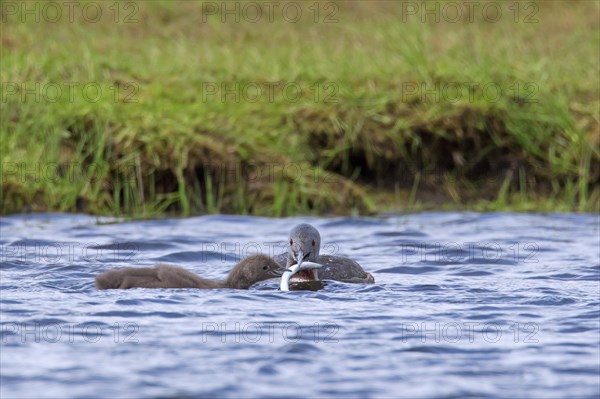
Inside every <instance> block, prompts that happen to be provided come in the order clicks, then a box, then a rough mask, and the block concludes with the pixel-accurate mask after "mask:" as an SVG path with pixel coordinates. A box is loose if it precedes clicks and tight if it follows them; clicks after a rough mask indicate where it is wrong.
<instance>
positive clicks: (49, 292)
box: [0, 213, 600, 399]
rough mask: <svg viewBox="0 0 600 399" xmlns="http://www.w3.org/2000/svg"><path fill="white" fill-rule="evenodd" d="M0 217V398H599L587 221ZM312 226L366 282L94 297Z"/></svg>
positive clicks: (594, 221)
mask: <svg viewBox="0 0 600 399" xmlns="http://www.w3.org/2000/svg"><path fill="white" fill-rule="evenodd" d="M114 222H117V221H115V220H112V219H102V218H101V219H98V218H95V217H89V216H80V215H55V214H47V215H30V216H11V217H4V218H1V219H0V227H1V243H0V244H1V248H2V253H1V257H2V258H1V261H2V262H1V269H0V285H1V290H0V299H1V317H0V324H1V329H0V331H1V351H0V367H1V379H0V387H1V388H0V396H1V397H2V399H8V398H17V397H20V398H22V397H27V398H46V397H48V398H49V397H52V398H72V397H73V398H74V397H81V398H83V397H85V398H90V397H122V398H133V397H186V396H187V397H211V398H212V397H230V398H254V397H260V398H269V397H334V398H348V397H373V398H376V397H383V398H401V397H411V398H428V397H457V398H458V397H460V398H464V397H470V396H472V397H507V398H508V397H530V398H575V397H587V398H597V397H598V396H599V395H600V377H599V375H600V253H599V246H598V245H599V236H600V230H599V229H600V228H599V218H598V216H597V215H570V214H560V215H516V214H475V213H423V214H415V215H408V216H385V217H380V218H336V219H325V218H289V219H267V218H256V217H240V216H205V217H195V218H187V219H167V220H156V221H140V222H125V223H114ZM300 222H309V223H312V224H314V225H315V226H316V227H317V228H318V229H319V230H320V232H321V237H322V240H323V249H322V253H329V254H343V255H347V256H350V257H352V258H354V259H355V260H357V261H358V262H359V263H361V264H362V265H363V267H364V268H365V269H366V270H367V271H370V272H371V273H373V275H374V276H375V279H376V283H375V284H374V285H351V284H344V283H336V282H329V283H327V285H326V287H325V288H324V289H323V290H320V291H315V292H313V291H295V292H280V291H278V290H277V287H278V281H277V280H270V281H266V282H263V283H260V284H258V285H257V286H254V287H253V288H252V289H250V290H248V291H236V290H191V289H186V290H150V289H133V290H127V291H121V290H110V291H96V290H94V287H93V279H94V276H95V275H96V274H98V273H100V272H102V271H104V270H108V269H110V268H114V267H121V266H130V265H135V266H146V265H153V264H155V263H158V262H164V263H171V264H176V265H180V266H183V267H185V268H188V269H189V270H192V271H194V272H196V273H198V274H200V275H202V276H205V277H210V278H222V277H223V276H225V275H226V273H227V271H228V270H229V269H230V268H231V266H232V265H233V264H234V263H235V262H236V261H237V260H238V259H240V258H241V257H244V256H247V255H249V254H251V253H256V252H263V253H269V254H274V253H279V252H281V250H282V248H283V245H284V244H285V241H286V235H287V232H288V231H289V229H290V228H291V227H292V226H293V225H294V224H296V223H300Z"/></svg>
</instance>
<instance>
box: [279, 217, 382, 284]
mask: <svg viewBox="0 0 600 399" xmlns="http://www.w3.org/2000/svg"><path fill="white" fill-rule="evenodd" d="M287 247H288V250H287V254H281V255H279V256H276V257H275V260H276V261H277V263H279V265H280V266H282V267H283V266H285V267H286V268H288V269H289V268H290V267H291V266H292V265H294V264H298V263H300V264H301V263H302V262H303V261H309V262H314V263H319V264H321V265H322V267H321V268H319V269H312V270H303V271H300V272H298V273H297V274H296V275H295V276H294V277H293V278H292V280H291V281H313V280H336V281H342V282H346V283H366V284H372V283H374V282H375V278H374V277H373V275H372V274H371V273H367V272H365V271H364V269H363V268H362V267H361V266H360V265H359V264H358V263H357V262H355V261H353V260H352V259H349V258H345V257H343V256H334V255H320V254H319V250H320V248H321V235H320V234H319V231H318V230H317V229H316V228H315V227H313V226H311V225H310V224H299V225H298V226H296V227H294V228H293V229H292V231H290V236H289V238H288V243H287Z"/></svg>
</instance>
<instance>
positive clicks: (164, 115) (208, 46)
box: [0, 1, 600, 216]
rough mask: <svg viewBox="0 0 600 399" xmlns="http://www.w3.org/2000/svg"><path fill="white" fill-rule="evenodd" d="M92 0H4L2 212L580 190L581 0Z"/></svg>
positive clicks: (266, 209)
mask: <svg viewBox="0 0 600 399" xmlns="http://www.w3.org/2000/svg"><path fill="white" fill-rule="evenodd" d="M30 3H32V4H34V3H36V2H30ZM92 3H93V4H96V5H98V4H100V5H101V9H102V16H101V18H99V20H98V21H95V22H92V21H91V20H95V19H96V15H97V14H94V12H93V11H94V9H91V8H90V7H91V6H90V7H88V8H87V9H86V13H85V14H84V12H83V9H84V8H85V7H84V5H85V2H83V3H78V4H80V6H79V7H78V8H76V9H74V12H73V21H74V22H70V18H69V17H70V15H67V12H66V11H67V10H63V11H64V12H63V13H62V17H60V18H58V20H57V22H52V20H54V19H55V15H56V14H55V13H54V11H53V10H50V9H46V10H45V11H44V9H43V7H42V5H43V2H41V3H40V6H39V7H40V8H39V13H40V15H39V16H40V21H39V22H36V21H35V20H34V18H33V17H32V16H29V17H27V18H25V17H24V16H23V15H20V14H19V12H20V11H22V10H18V9H17V10H16V11H15V10H13V9H6V3H4V4H3V9H2V10H3V16H2V18H5V20H3V22H2V32H1V42H0V44H1V57H0V73H1V75H2V77H1V80H2V110H1V111H0V118H1V119H0V135H1V136H0V137H1V143H0V150H1V153H2V182H1V184H2V199H1V212H2V213H4V214H6V213H12V212H20V211H22V210H24V209H31V210H34V211H84V212H91V213H99V214H125V215H132V216H153V215H160V214H164V213H169V212H174V213H178V214H184V215H185V214H191V213H199V212H233V213H254V214H260V215H289V214H297V213H336V214H337V213H342V214H345V213H356V212H360V213H368V212H373V211H382V210H407V209H409V210H418V209H425V208H437V209H440V208H441V209H456V208H460V209H464V208H470V209H478V210H538V211H571V210H575V211H597V210H598V202H599V198H600V184H599V183H600V166H599V165H600V148H599V146H600V114H599V112H600V111H599V108H600V101H599V93H600V80H599V79H600V78H599V76H600V74H599V69H600V65H599V59H600V58H599V57H600V54H599V48H600V33H599V32H600V29H599V28H600V26H599V22H598V21H599V19H598V13H599V12H600V9H599V6H598V3H597V2H593V1H581V2H575V1H552V2H523V3H517V4H519V7H517V8H516V9H515V6H514V4H515V3H513V2H510V4H513V6H512V7H513V8H512V9H511V8H509V6H510V4H508V3H498V2H494V3H493V4H496V5H498V4H500V8H501V12H502V16H501V17H498V16H497V14H494V10H493V9H489V8H488V9H486V13H484V12H483V8H484V5H485V4H486V3H485V2H481V4H482V5H481V6H480V7H478V8H477V9H475V10H473V12H470V13H467V12H466V11H465V10H464V9H463V10H462V11H461V12H462V17H461V18H458V19H457V18H456V17H457V14H456V12H455V11H454V10H451V9H448V8H444V6H445V4H446V3H445V2H438V3H435V2H432V3H430V4H434V6H432V7H436V6H435V4H437V7H439V9H438V11H434V15H429V16H427V15H425V14H424V10H423V9H414V8H407V6H408V3H403V2H391V1H390V2H371V1H370V2H358V1H354V2H323V3H320V4H318V6H317V7H315V5H314V3H312V2H310V3H306V2H304V3H302V2H292V4H293V6H290V7H295V8H294V9H290V8H289V7H288V8H286V14H283V11H282V10H283V8H284V7H285V6H286V4H287V3H284V2H281V3H279V2H276V4H277V7H276V8H275V9H273V10H272V11H273V12H272V13H270V12H267V11H269V10H268V9H267V6H264V4H263V6H264V8H263V14H262V17H261V18H257V14H256V11H255V10H253V9H251V8H248V7H247V4H248V3H244V2H241V3H236V2H228V3H223V2H210V3H202V2H197V1H182V2H157V1H152V2H138V3H135V6H132V5H131V4H132V3H130V2H124V3H119V6H118V7H116V8H115V6H114V3H112V2H107V3H103V2H100V3H98V2H95V3H94V2H92ZM367 3H368V4H367ZM236 4H237V5H238V6H237V7H239V9H238V10H236V8H235V7H236ZM255 4H256V3H255ZM259 4H262V3H260V2H259ZM414 4H416V5H417V7H420V6H419V4H421V3H420V2H417V3H414V2H413V3H410V6H411V7H412V6H413V5H414ZM458 4H462V3H460V2H459V3H458ZM532 4H533V5H535V7H534V6H532ZM111 5H112V7H113V8H112V9H111V8H110V7H111ZM215 5H216V6H215ZM32 7H33V6H32ZM215 7H216V8H215ZM225 7H229V8H228V9H229V10H233V14H228V15H227V14H226V13H225V12H224V11H226V10H225V9H224V8H225ZM298 8H299V9H300V11H301V12H302V17H300V18H299V19H298V20H297V21H295V19H296V15H298V14H297V9H298ZM433 9H434V10H435V8H433ZM78 10H79V11H78ZM317 11H318V12H317ZM44 12H45V13H46V14H43V13H44ZM435 13H437V15H435ZM436 17H437V18H439V22H436V21H435V18H436ZM86 18H87V19H88V21H86V20H85V19H86ZM236 18H239V22H237V21H236ZM423 18H426V21H425V22H423ZM24 19H25V20H24ZM222 19H226V21H225V22H222ZM255 20H256V22H253V21H255ZM270 20H272V22H271V21H270ZM492 20H495V22H491V21H492Z"/></svg>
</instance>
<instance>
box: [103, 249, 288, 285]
mask: <svg viewBox="0 0 600 399" xmlns="http://www.w3.org/2000/svg"><path fill="white" fill-rule="evenodd" d="M283 272H284V270H282V268H281V266H280V265H279V264H277V263H276V262H275V261H274V260H273V259H272V258H270V257H268V256H266V255H253V256H249V257H247V258H246V259H244V260H242V261H240V262H239V263H238V264H237V265H235V266H234V267H233V269H232V270H231V272H229V275H228V276H227V278H226V279H225V280H208V279H205V278H202V277H199V276H197V275H195V274H194V273H192V272H190V271H188V270H185V269H183V268H181V267H177V266H170V265H157V266H154V267H126V268H123V269H115V270H109V271H106V272H104V273H102V274H100V275H98V276H96V288H97V289H99V290H106V289H128V288H201V289H214V288H237V289H248V288H250V286H252V285H253V284H255V283H258V282H259V281H263V280H268V279H270V278H275V277H279V276H281V274H282V273H283Z"/></svg>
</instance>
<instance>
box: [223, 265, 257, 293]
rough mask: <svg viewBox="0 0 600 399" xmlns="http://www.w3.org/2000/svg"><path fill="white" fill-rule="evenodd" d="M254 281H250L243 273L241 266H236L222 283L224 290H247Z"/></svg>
mask: <svg viewBox="0 0 600 399" xmlns="http://www.w3.org/2000/svg"><path fill="white" fill-rule="evenodd" d="M255 282H256V281H251V280H250V279H249V278H248V276H246V273H244V267H243V265H236V266H235V267H234V268H233V269H231V271H230V272H229V275H227V278H226V279H225V281H224V282H223V284H224V287H225V288H236V289H242V290H244V289H248V288H250V286H251V285H252V284H254V283H255Z"/></svg>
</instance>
